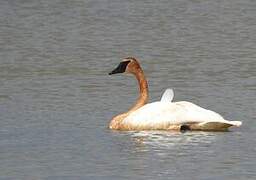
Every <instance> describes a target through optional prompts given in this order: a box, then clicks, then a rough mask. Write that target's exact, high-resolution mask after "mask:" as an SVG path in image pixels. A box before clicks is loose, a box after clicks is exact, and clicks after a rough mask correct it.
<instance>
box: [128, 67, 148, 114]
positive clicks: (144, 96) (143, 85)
mask: <svg viewBox="0 0 256 180" xmlns="http://www.w3.org/2000/svg"><path fill="white" fill-rule="evenodd" d="M134 75H135V77H136V79H137V80H138V84H139V91H140V95H139V98H138V99H137V101H136V103H135V104H134V105H133V107H132V108H131V109H130V110H129V111H128V112H127V113H131V112H133V111H136V110H137V109H139V108H140V107H142V106H144V105H145V104H146V103H147V102H148V83H147V80H146V78H145V75H144V73H143V70H142V69H141V68H139V69H138V70H137V71H136V72H135V73H134Z"/></svg>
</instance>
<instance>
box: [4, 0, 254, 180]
mask: <svg viewBox="0 0 256 180" xmlns="http://www.w3.org/2000/svg"><path fill="white" fill-rule="evenodd" d="M255 17H256V2H255V1H253V0H224V1H223V0H221V1H220V0H216V1H210V0H206V1H205V0H204V1H201V0H190V1H188V0H175V1H167V0H159V1H153V0H150V1H133V0H127V1H121V0H113V1H107V0H91V1H89V0H74V1H67V0H63V1H60V0H53V1H52V0H45V1H28V0H26V1H25V0H23V1H22V0H19V1H16V0H13V1H1V2H0V22H1V26H0V84H1V86H0V160H1V163H0V179H4V180H5V179H8V180H9V179H10V180H12V179H24V180H25V179H26V180H34V179H43V180H55V179H61V180H63V179H111V180H112V179H154V180H155V179H177V180H183V179H207V180H215V179H225V180H228V179H230V180H231V179H232V180H234V179H241V180H244V179H247V180H249V179H255V177H256V158H255V157H256V156H255V154H256V146H255V144H256V131H255V127H256V119H255V117H256V115H255V107H256V88H255V87H256V78H255V77H256V71H255V68H256V55H255V51H256V35H255V32H256V20H255ZM126 56H135V57H137V58H139V59H140V61H141V64H142V67H143V69H144V71H145V73H146V76H147V78H148V81H149V88H150V101H156V100H159V99H160V96H161V93H162V92H163V91H164V89H165V88H169V87H170V88H173V89H174V91H175V101H180V100H188V101H191V102H194V103H196V104H198V105H201V106H203V107H205V108H209V109H212V110H214V111H217V112H219V113H220V114H222V115H223V116H224V117H225V118H227V119H230V120H242V121H243V126H242V127H241V128H239V129H233V130H232V131H231V132H225V133H212V132H188V133H184V134H181V133H169V132H116V131H111V130H109V129H108V128H107V126H108V122H109V121H110V119H111V118H112V117H113V116H114V115H115V114H118V113H120V112H124V111H126V110H127V109H128V108H129V107H130V106H131V104H132V103H133V102H134V101H135V99H136V96H137V87H136V86H137V84H136V81H135V80H134V78H133V77H131V76H124V75H116V76H108V75H107V73H108V72H109V71H111V70H112V69H113V68H114V67H115V66H116V65H117V64H118V63H119V61H120V60H121V59H122V58H124V57H126Z"/></svg>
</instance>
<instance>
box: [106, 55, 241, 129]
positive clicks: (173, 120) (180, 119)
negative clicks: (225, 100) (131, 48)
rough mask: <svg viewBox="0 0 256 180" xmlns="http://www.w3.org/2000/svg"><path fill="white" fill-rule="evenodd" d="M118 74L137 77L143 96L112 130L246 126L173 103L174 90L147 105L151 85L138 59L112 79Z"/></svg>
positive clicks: (120, 67) (118, 69) (117, 70)
mask: <svg viewBox="0 0 256 180" xmlns="http://www.w3.org/2000/svg"><path fill="white" fill-rule="evenodd" d="M117 73H130V74H133V75H134V76H135V77H136V79H137V81H138V84H139V92H140V94H139V97H138V99H137V101H136V103H135V104H134V105H133V106H132V107H131V108H130V110H128V111H127V112H125V113H122V114H119V115H117V116H115V117H113V119H112V120H111V121H110V124H109V128H110V129H113V130H124V131H141V130H178V131H183V130H199V131H227V130H228V128H229V127H232V126H234V127H239V126H241V125H242V122H241V121H228V120H225V119H224V118H223V117H222V116H221V115H220V114H218V113H216V112H214V111H211V110H207V109H204V108H202V107H200V106H198V105H195V104H193V103H191V102H187V101H179V102H172V100H173V97H174V92H173V90H172V89H167V90H166V91H165V92H164V94H163V95H162V98H161V100H160V101H156V102H152V103H147V102H148V96H149V95H148V83H147V80H146V77H145V75H144V73H143V70H142V68H141V66H140V64H139V61H138V60H137V59H135V58H134V57H127V58H125V59H123V61H121V62H120V64H119V65H118V66H117V67H116V68H115V69H114V70H113V71H111V72H110V73H109V75H112V74H117Z"/></svg>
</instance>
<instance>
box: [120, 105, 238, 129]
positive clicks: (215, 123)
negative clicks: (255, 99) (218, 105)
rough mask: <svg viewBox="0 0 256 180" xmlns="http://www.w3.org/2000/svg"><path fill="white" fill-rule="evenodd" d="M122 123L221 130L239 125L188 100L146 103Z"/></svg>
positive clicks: (140, 126) (145, 127) (154, 127)
mask: <svg viewBox="0 0 256 180" xmlns="http://www.w3.org/2000/svg"><path fill="white" fill-rule="evenodd" d="M123 123H124V124H126V125H128V126H129V127H133V128H134V129H148V130H149V129H168V127H170V126H171V125H174V126H175V125H186V124H188V125H192V124H194V125H196V126H195V128H191V129H194V130H223V129H227V128H228V127H230V126H239V125H241V122H240V121H227V120H225V119H224V118H223V117H222V116H221V115H219V114H218V113H216V112H214V111H210V110H207V109H204V108H202V107H200V106H197V105H195V104H193V103H190V102H185V101H181V102H175V103H172V102H165V103H163V102H159V101H158V102H154V103H150V104H146V105H145V106H143V107H141V108H139V109H138V110H136V111H134V112H132V113H131V114H129V116H127V117H126V118H125V119H124V121H123Z"/></svg>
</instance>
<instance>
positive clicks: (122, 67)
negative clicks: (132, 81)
mask: <svg viewBox="0 0 256 180" xmlns="http://www.w3.org/2000/svg"><path fill="white" fill-rule="evenodd" d="M129 62H130V61H123V62H120V64H119V65H118V66H117V67H116V68H115V69H114V70H113V71H111V72H110V73H108V74H109V75H111V74H117V73H124V72H125V70H126V67H127V65H128V64H129Z"/></svg>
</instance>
